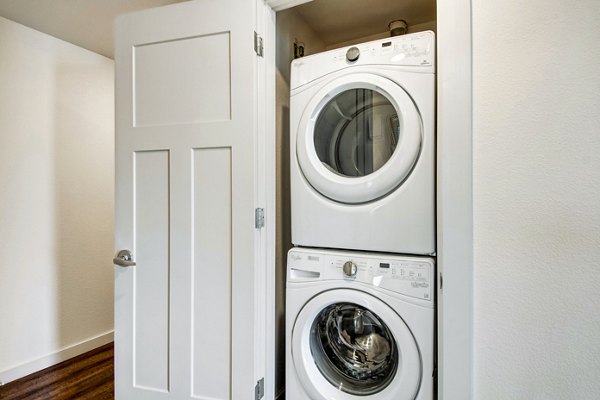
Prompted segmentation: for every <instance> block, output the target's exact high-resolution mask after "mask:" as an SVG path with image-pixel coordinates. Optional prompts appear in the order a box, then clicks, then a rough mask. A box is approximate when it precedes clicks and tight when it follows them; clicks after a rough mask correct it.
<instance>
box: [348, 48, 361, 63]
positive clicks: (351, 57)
mask: <svg viewBox="0 0 600 400" xmlns="http://www.w3.org/2000/svg"><path fill="white" fill-rule="evenodd" d="M359 56H360V50H359V49H358V47H356V46H353V47H350V48H349V49H348V51H347V52H346V60H348V61H350V62H354V61H356V60H358V57H359Z"/></svg>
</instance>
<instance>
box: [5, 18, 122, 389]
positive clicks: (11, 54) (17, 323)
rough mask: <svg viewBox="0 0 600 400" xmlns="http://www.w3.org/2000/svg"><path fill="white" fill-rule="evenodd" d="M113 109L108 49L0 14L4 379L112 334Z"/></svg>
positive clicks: (99, 342)
mask: <svg viewBox="0 0 600 400" xmlns="http://www.w3.org/2000/svg"><path fill="white" fill-rule="evenodd" d="M113 108H114V101H113V61H112V60H110V59H108V58H105V57H102V56H100V55H97V54H95V53H92V52H90V51H87V50H84V49H81V48H79V47H76V46H74V45H71V44H69V43H66V42H63V41H61V40H58V39H55V38H53V37H51V36H48V35H45V34H42V33H40V32H37V31H34V30H32V29H29V28H26V27H24V26H22V25H19V24H16V23H14V22H12V21H9V20H6V19H3V18H0V185H1V190H0V304H1V306H0V381H4V382H6V381H8V380H12V379H14V378H16V377H18V376H20V375H22V374H23V373H27V372H32V369H33V370H35V369H38V368H41V367H44V366H46V365H45V364H48V363H49V362H54V361H57V360H60V358H61V356H65V355H67V356H68V355H73V353H77V352H78V351H83V350H87V348H88V347H90V346H97V345H98V344H102V342H105V341H107V340H110V331H111V330H112V329H113V278H112V277H113V267H112V264H111V255H112V249H113V243H112V241H113V174H114V168H113V146H114V140H113V136H114V128H113V125H114V113H113ZM106 333H108V335H105V336H102V335H104V334H106ZM98 336H100V338H99V339H97V340H95V341H92V342H87V341H88V340H90V339H93V338H96V337H98ZM81 342H84V343H83V344H82V345H80V346H76V347H75V348H72V349H71V350H70V351H69V350H67V351H66V352H62V353H57V352H59V351H60V350H61V349H65V348H67V349H68V348H69V347H71V346H74V345H77V344H79V343H81ZM36 360H37V362H36ZM19 366H20V367H19Z"/></svg>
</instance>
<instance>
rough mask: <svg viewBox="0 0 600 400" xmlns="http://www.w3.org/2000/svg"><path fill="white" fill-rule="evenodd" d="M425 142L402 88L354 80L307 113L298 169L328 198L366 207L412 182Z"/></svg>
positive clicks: (328, 90) (327, 88)
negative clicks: (409, 178) (412, 174)
mask: <svg viewBox="0 0 600 400" xmlns="http://www.w3.org/2000/svg"><path fill="white" fill-rule="evenodd" d="M422 137H423V135H422V122H421V117H420V115H419V112H418V110H417V108H416V106H415V104H414V102H413V100H412V99H411V97H410V96H409V95H408V93H406V91H404V89H402V87H400V86H399V85H398V84H396V83H395V82H393V81H391V80H389V79H387V78H384V77H381V76H379V75H374V74H366V73H356V74H349V75H345V76H342V77H340V78H336V79H335V80H334V81H332V82H330V83H329V84H326V85H324V86H323V87H322V88H321V89H320V90H319V91H318V92H317V93H316V95H315V96H313V98H312V99H311V101H310V102H309V104H308V106H307V107H306V109H305V110H304V113H303V116H302V118H301V119H300V124H299V126H298V135H297V143H296V145H297V146H296V149H297V157H298V163H299V165H300V168H301V170H302V172H303V174H304V176H305V177H306V179H307V180H308V182H309V183H310V184H311V185H312V186H313V187H314V188H315V189H316V190H317V191H318V192H319V193H321V194H322V195H323V196H325V197H328V198H330V199H333V200H336V201H338V202H341V203H347V204H358V203H365V202H369V201H372V200H375V199H378V198H380V197H383V196H385V195H387V194H388V193H390V192H391V191H393V190H394V189H396V188H397V187H398V186H400V185H401V184H402V182H404V180H406V179H407V178H408V176H409V174H410V172H411V171H412V169H413V167H414V165H415V164H416V162H417V159H418V157H419V153H420V149H421V144H422Z"/></svg>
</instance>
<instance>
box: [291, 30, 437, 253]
mask: <svg viewBox="0 0 600 400" xmlns="http://www.w3.org/2000/svg"><path fill="white" fill-rule="evenodd" d="M434 60H435V36H434V33H433V32H422V33H416V34H411V35H404V36H399V37H394V38H389V39H383V40H377V41H373V42H368V43H363V44H359V45H356V46H350V47H345V48H341V49H336V50H332V51H328V52H324V53H320V54H316V55H312V56H308V57H304V58H300V59H297V60H294V61H293V62H292V66H291V83H290V86H291V93H290V96H291V98H290V148H291V154H290V175H291V217H292V243H293V244H294V245H296V246H307V247H326V248H337V249H353V250H371V251H382V252H392V253H407V254H423V255H433V254H434V253H435V64H434Z"/></svg>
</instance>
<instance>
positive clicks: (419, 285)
mask: <svg viewBox="0 0 600 400" xmlns="http://www.w3.org/2000/svg"><path fill="white" fill-rule="evenodd" d="M410 284H411V285H412V287H414V288H415V289H419V288H428V287H429V283H424V282H411V283H410Z"/></svg>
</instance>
